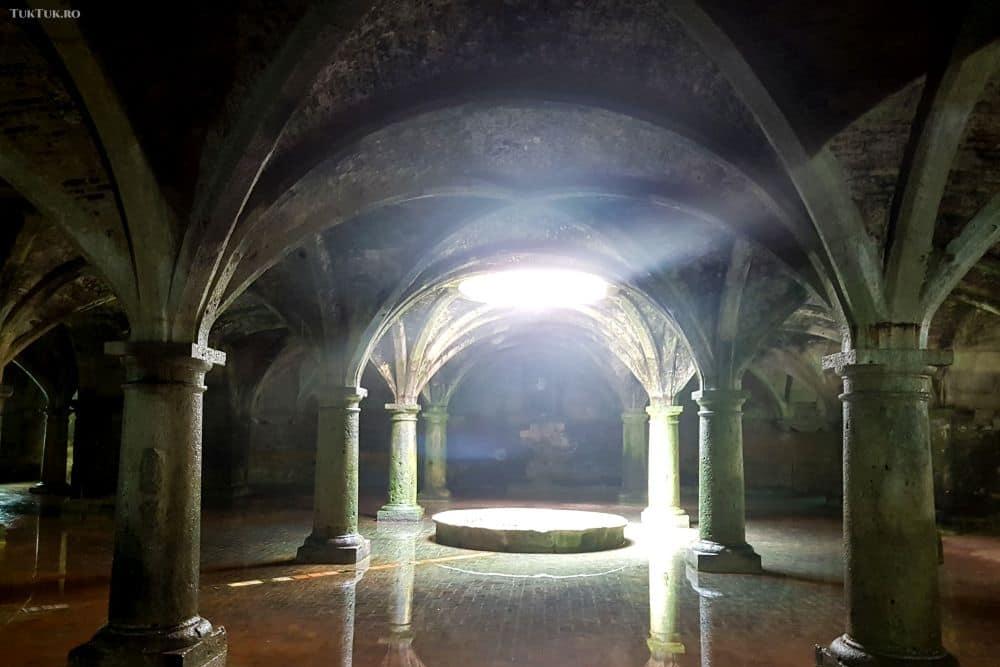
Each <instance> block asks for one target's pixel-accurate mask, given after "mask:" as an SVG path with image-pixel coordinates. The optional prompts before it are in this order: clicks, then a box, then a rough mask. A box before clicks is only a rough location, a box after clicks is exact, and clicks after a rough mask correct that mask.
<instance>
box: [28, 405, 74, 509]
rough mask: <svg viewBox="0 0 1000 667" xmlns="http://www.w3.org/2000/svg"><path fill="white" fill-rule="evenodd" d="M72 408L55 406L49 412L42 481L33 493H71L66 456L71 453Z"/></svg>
mask: <svg viewBox="0 0 1000 667" xmlns="http://www.w3.org/2000/svg"><path fill="white" fill-rule="evenodd" d="M71 413H72V410H71V409H70V408H69V407H68V406H67V407H55V408H53V409H52V410H51V411H50V412H49V416H48V420H47V423H46V427H45V451H44V452H43V454H42V483H41V484H39V485H38V486H35V487H33V488H32V489H31V492H32V493H45V494H52V495H61V496H65V495H69V484H67V483H66V466H67V460H66V457H67V456H68V455H69V416H70V414H71Z"/></svg>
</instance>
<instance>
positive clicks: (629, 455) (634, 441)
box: [618, 408, 648, 505]
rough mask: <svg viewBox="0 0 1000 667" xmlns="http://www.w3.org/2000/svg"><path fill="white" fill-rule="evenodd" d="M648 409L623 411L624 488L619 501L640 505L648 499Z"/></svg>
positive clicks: (624, 503) (625, 503)
mask: <svg viewBox="0 0 1000 667" xmlns="http://www.w3.org/2000/svg"><path fill="white" fill-rule="evenodd" d="M647 419H648V417H647V415H646V410H645V409H643V408H640V409H638V410H626V411H625V412H623V413H622V490H621V493H619V494H618V502H620V503H621V504H623V505H639V504H642V503H645V502H647V501H646V483H647V482H646V437H647V429H646V420H647Z"/></svg>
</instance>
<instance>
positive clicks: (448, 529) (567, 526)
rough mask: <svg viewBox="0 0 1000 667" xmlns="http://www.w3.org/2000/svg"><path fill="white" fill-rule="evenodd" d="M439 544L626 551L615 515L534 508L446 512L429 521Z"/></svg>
mask: <svg viewBox="0 0 1000 667" xmlns="http://www.w3.org/2000/svg"><path fill="white" fill-rule="evenodd" d="M431 519H432V520H433V521H434V525H435V529H436V531H437V532H436V539H437V542H438V544H444V545H447V546H451V547H460V548H463V549H478V550H481V551H508V552H514V553H584V552H587V551H605V550H607V549H617V548H618V547H621V546H624V545H625V526H627V525H628V521H627V520H626V519H625V518H624V517H620V516H618V515H617V514H604V513H603V512H581V511H577V510H554V509H540V508H534V507H490V508H486V509H468V510H448V511H447V512H439V513H438V514H435V515H434V516H432V517H431Z"/></svg>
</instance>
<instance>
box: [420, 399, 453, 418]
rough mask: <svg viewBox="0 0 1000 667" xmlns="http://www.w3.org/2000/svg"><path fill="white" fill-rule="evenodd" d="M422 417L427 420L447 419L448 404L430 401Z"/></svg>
mask: <svg viewBox="0 0 1000 667" xmlns="http://www.w3.org/2000/svg"><path fill="white" fill-rule="evenodd" d="M423 415H424V419H426V420H427V421H429V422H444V421H448V406H446V405H439V404H436V403H432V404H431V405H428V406H427V409H425V410H424V411H423Z"/></svg>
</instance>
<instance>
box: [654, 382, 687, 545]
mask: <svg viewBox="0 0 1000 667" xmlns="http://www.w3.org/2000/svg"><path fill="white" fill-rule="evenodd" d="M683 411H684V408H683V407H682V406H680V405H670V404H668V403H666V402H663V401H653V402H652V403H651V404H650V405H649V407H647V408H646V413H647V414H648V415H649V482H648V483H649V506H648V507H646V509H644V510H643V511H642V522H643V523H644V524H650V525H653V526H661V527H663V526H665V527H672V528H688V527H689V526H690V525H691V519H690V518H689V517H688V515H687V513H686V512H685V511H684V509H683V508H682V507H681V480H680V429H679V424H680V416H681V412H683Z"/></svg>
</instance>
